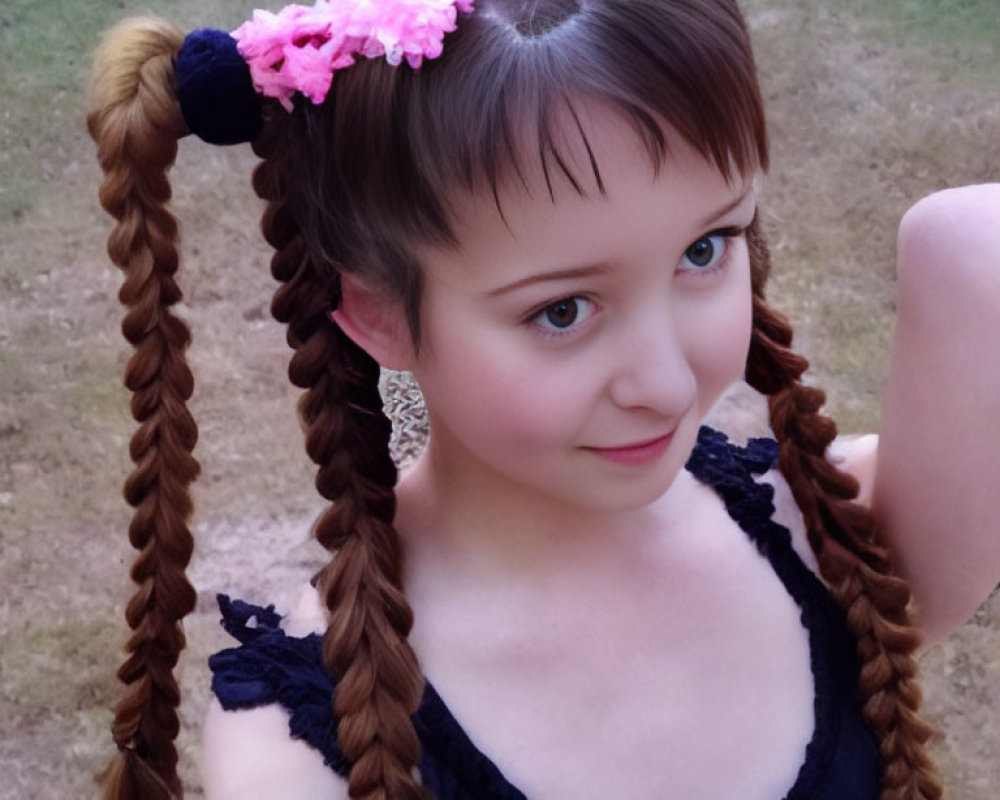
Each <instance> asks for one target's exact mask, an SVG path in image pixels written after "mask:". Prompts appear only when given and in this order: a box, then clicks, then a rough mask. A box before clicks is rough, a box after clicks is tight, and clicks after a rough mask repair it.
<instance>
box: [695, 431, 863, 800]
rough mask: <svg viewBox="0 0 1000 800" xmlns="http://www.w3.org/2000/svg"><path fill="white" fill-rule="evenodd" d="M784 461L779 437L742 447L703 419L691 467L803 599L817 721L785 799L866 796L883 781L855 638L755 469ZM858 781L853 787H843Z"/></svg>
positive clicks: (759, 470) (790, 589)
mask: <svg viewBox="0 0 1000 800" xmlns="http://www.w3.org/2000/svg"><path fill="white" fill-rule="evenodd" d="M777 461H778V444H777V442H775V441H774V440H773V439H750V440H749V441H748V442H747V444H746V446H744V447H740V446H739V445H736V444H733V443H731V442H730V441H729V440H728V438H727V437H726V435H725V434H723V433H720V432H719V431H716V430H713V429H711V428H708V427H704V426H703V427H702V428H701V430H700V431H699V433H698V443H697V445H696V446H695V448H694V451H693V452H692V453H691V456H690V458H689V460H688V463H687V469H688V470H689V471H690V472H691V474H692V475H694V477H695V478H696V479H697V480H698V481H700V482H701V483H703V484H705V485H707V486H710V487H711V488H712V489H714V490H715V492H716V493H717V494H718V495H719V497H720V498H721V499H722V501H723V503H724V504H725V506H726V510H727V511H728V513H729V516H730V517H731V518H732V519H733V521H734V522H736V524H737V525H739V526H740V528H742V529H743V531H744V532H745V533H746V534H747V535H748V536H749V537H750V539H751V541H753V543H754V544H755V545H756V547H757V550H758V552H760V553H761V555H763V556H764V557H765V558H767V560H768V562H769V563H770V564H771V567H772V569H774V572H775V574H776V575H777V576H778V578H779V579H780V580H781V582H782V584H784V586H785V589H786V590H787V591H788V593H789V594H790V595H791V597H792V599H793V600H794V601H795V602H796V604H797V605H798V606H799V609H800V612H801V614H800V618H801V620H802V624H803V626H804V627H805V628H806V630H807V631H808V634H809V649H810V661H811V667H812V673H813V680H814V682H815V687H816V691H815V700H814V707H813V710H814V715H815V729H814V732H813V738H812V740H811V741H810V742H809V744H808V746H807V747H806V758H805V761H804V762H803V764H802V768H801V769H800V770H799V774H798V777H797V779H796V781H795V784H794V785H793V787H792V789H791V790H790V791H789V793H788V794H787V795H786V797H785V800H826V799H827V798H842V797H858V798H860V797H864V796H866V794H865V792H864V791H863V790H862V788H861V787H868V786H871V785H872V784H874V785H876V786H877V785H878V783H879V774H878V773H879V764H878V759H877V752H875V753H874V754H873V752H872V750H873V746H874V745H873V740H872V737H871V733H870V732H869V731H868V730H867V729H866V728H864V727H863V725H862V723H861V713H860V700H859V699H858V697H857V690H856V688H855V686H856V678H857V675H858V665H857V655H856V648H855V644H854V640H853V639H852V638H851V637H850V635H849V634H848V633H847V630H846V628H845V626H844V621H843V613H842V612H841V610H840V609H839V608H838V607H837V605H836V603H834V602H833V598H831V597H830V594H829V592H828V591H827V589H826V587H825V586H824V585H823V583H822V582H821V581H820V580H819V578H818V577H817V576H816V575H815V574H814V573H813V572H812V570H810V569H809V568H808V567H807V566H806V565H805V564H804V563H803V561H802V559H801V558H800V557H799V555H798V553H796V552H795V549H794V548H793V547H792V537H791V533H790V532H789V530H788V528H786V527H785V526H784V525H781V524H780V523H778V522H775V521H774V519H773V514H774V510H775V509H774V487H773V486H771V485H770V484H768V483H759V482H758V481H757V480H756V479H755V477H754V476H756V475H762V474H764V473H765V472H767V471H769V470H770V469H773V468H774V467H775V466H777ZM841 762H849V763H851V764H852V765H853V769H852V770H842V769H838V768H837V764H839V763H841ZM873 773H874V774H873ZM855 786H856V787H857V789H856V790H855V789H854V788H851V791H850V792H848V793H844V794H838V793H836V792H840V791H841V790H842V789H846V788H848V787H855ZM833 787H840V788H836V789H835V788H833ZM831 792H834V793H832V794H831Z"/></svg>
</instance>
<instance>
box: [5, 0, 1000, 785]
mask: <svg viewBox="0 0 1000 800" xmlns="http://www.w3.org/2000/svg"><path fill="white" fill-rule="evenodd" d="M154 5H161V6H163V8H164V13H168V14H170V13H179V12H176V11H175V10H173V11H172V10H171V8H172V7H171V6H169V5H166V4H164V3H159V4H154ZM821 5H832V4H817V3H811V2H806V1H805V0H802V1H801V2H792V1H791V0H786V1H785V2H777V1H775V2H764V1H763V0H756V1H755V2H752V3H748V4H747V6H748V9H749V12H750V13H749V17H750V21H751V24H752V27H753V30H754V34H755V37H756V40H757V47H758V53H759V59H760V63H761V70H762V75H763V84H764V90H765V94H766V99H767V103H768V107H769V111H770V119H771V125H772V135H773V144H774V164H773V169H772V174H771V177H770V179H769V182H768V186H767V195H766V200H765V213H766V221H767V227H768V229H769V230H770V231H771V238H772V244H773V249H774V254H775V262H776V275H775V281H774V286H773V290H772V294H773V296H774V299H775V300H776V302H777V303H778V304H779V305H781V306H783V307H785V308H786V309H788V310H789V311H790V312H791V314H792V316H793V318H794V319H795V320H796V322H797V331H798V337H799V341H800V345H801V347H802V349H803V350H805V351H806V352H808V353H809V354H810V355H811V356H812V357H813V359H814V363H815V366H816V369H815V378H814V379H815V381H816V382H818V383H820V384H821V385H823V386H824V387H827V388H828V390H829V393H830V397H831V407H832V409H833V411H834V412H835V414H836V415H837V416H838V417H839V418H840V419H841V420H842V421H844V423H845V424H844V426H843V427H844V428H845V429H871V428H872V427H874V426H875V424H876V422H877V397H878V395H879V393H880V387H881V383H882V381H883V379H884V374H885V366H886V362H885V355H884V353H885V348H886V344H887V342H888V338H889V332H890V330H891V324H892V311H893V299H892V298H893V291H892V253H893V236H894V230H895V223H896V221H897V220H898V217H899V214H900V213H901V212H902V210H903V209H904V208H905V207H906V206H907V205H908V204H909V203H911V202H912V201H913V200H915V199H916V198H917V197H919V196H920V195H922V194H924V193H926V192H928V191H931V190H933V189H936V188H939V187H942V186H945V185H954V184H959V183H965V182H976V181H983V180H987V179H992V180H997V179H1000V172H998V169H1000V167H998V165H1000V96H998V94H997V92H996V89H995V86H996V84H995V83H992V84H990V83H985V84H984V83H983V82H982V78H981V70H980V69H979V68H978V67H975V68H973V66H974V64H975V60H976V59H975V58H971V57H963V58H956V57H955V54H954V48H955V47H956V45H954V44H947V45H939V46H938V45H934V46H932V45H929V44H927V43H923V42H922V43H921V44H920V46H919V47H917V46H916V45H914V44H913V43H912V42H910V41H908V40H906V39H905V37H903V38H900V37H899V36H897V35H896V34H895V33H894V31H895V29H894V28H892V27H891V26H890V23H888V22H885V23H883V22H873V21H871V20H870V19H867V18H861V17H856V16H852V15H851V14H850V13H848V12H847V11H846V10H843V11H837V10H831V9H829V8H825V7H820V6H821ZM838 7H839V6H838ZM847 7H851V4H845V8H847ZM185 8H187V6H185ZM5 13H7V12H6V11H5V10H4V9H0V21H2V19H3V18H4V14H5ZM185 18H187V17H185ZM191 18H192V19H194V16H192V17H191ZM198 21H200V19H199V20H198ZM976 46H977V47H979V46H980V45H976ZM977 52H978V51H977ZM970 58H971V62H973V66H969V63H970ZM15 75H16V76H17V79H18V80H20V81H23V82H25V83H26V84H31V85H34V83H37V80H38V78H37V76H36V75H33V74H18V73H16V72H15ZM984 86H985V87H986V88H983V87H984ZM62 91H63V92H64V93H63V95H62V96H61V97H59V98H58V99H57V100H56V101H54V102H53V106H54V107H55V108H57V109H58V114H55V113H54V112H53V111H51V109H49V110H46V109H42V110H40V111H39V112H38V114H39V119H38V121H37V124H36V125H34V126H28V127H25V125H26V123H24V119H15V118H14V117H12V116H11V113H10V111H8V112H7V116H6V117H0V125H2V126H3V128H2V131H3V140H2V141H3V144H4V148H3V155H2V156H0V167H2V168H3V169H4V173H3V174H4V181H3V184H4V186H3V193H2V194H0V214H2V216H0V236H2V241H3V242H4V244H3V248H2V249H3V255H2V271H0V287H2V288H0V291H2V294H0V585H3V586H4V587H5V592H4V595H3V598H2V600H0V720H2V723H0V724H2V726H3V736H2V737H0V774H2V775H3V776H4V781H3V785H2V786H0V798H4V799H5V798H12V799H13V798H18V800H25V799H26V798H36V797H37V798H50V797H72V796H77V797H79V796H90V795H92V793H93V789H92V788H91V787H92V784H91V782H90V781H91V776H92V775H93V774H94V773H95V772H96V771H97V770H98V769H99V767H100V765H101V764H102V763H103V762H104V761H105V759H106V758H107V756H108V753H109V751H110V738H109V736H108V735H107V733H106V731H107V728H108V725H109V723H110V719H111V716H110V711H109V710H108V709H109V708H110V706H111V704H112V700H113V697H114V695H115V692H116V684H115V680H114V678H113V674H112V672H113V670H114V668H115V667H116V665H117V663H118V661H119V650H120V646H121V642H122V641H123V638H124V625H123V623H122V621H121V620H122V614H121V609H122V607H123V605H124V602H125V599H126V597H127V595H128V592H129V591H130V587H129V585H128V583H127V577H126V576H127V566H126V565H127V563H128V562H129V561H130V560H131V557H132V553H131V552H130V550H129V548H128V546H127V542H126V539H125V534H124V531H125V529H126V527H127V522H128V511H127V509H126V508H125V506H124V504H123V503H122V501H121V500H120V486H121V483H122V480H123V478H124V476H125V475H126V474H127V472H128V469H129V464H128V462H127V455H126V452H127V440H128V437H129V436H130V435H131V431H132V429H133V424H132V422H131V420H130V418H129V414H128V400H127V397H126V395H125V392H124V390H123V389H121V388H120V385H119V378H120V373H121V370H122V366H123V364H124V360H125V358H126V352H125V346H124V344H123V343H122V341H121V339H120V335H119V334H118V332H117V325H118V318H119V315H120V312H119V310H118V308H117V305H116V301H115V295H116V292H117V287H118V282H119V276H118V275H117V273H116V272H115V271H114V270H113V268H112V267H111V266H110V265H108V264H107V261H106V258H105V256H104V252H103V249H104V243H103V242H104V236H105V233H106V231H107V230H108V228H109V223H108V221H107V219H106V218H105V216H104V215H103V213H102V212H101V211H100V209H99V208H98V206H97V203H96V199H95V190H96V187H97V185H98V183H99V180H100V176H99V174H98V170H97V168H96V165H95V164H94V158H93V152H92V145H91V143H90V142H89V140H87V139H86V137H85V134H84V132H83V130H82V124H81V123H80V120H81V119H82V105H81V102H80V101H79V99H78V97H77V95H75V94H74V93H73V91H72V89H71V88H64V89H63V90H62ZM43 105H44V104H43ZM24 113H29V112H24ZM30 113H34V112H30ZM15 162H16V165H24V164H27V165H29V166H28V167H25V168H24V169H21V166H18V169H16V170H15V169H14V166H15ZM251 165H252V158H251V156H250V155H249V154H248V153H247V152H245V151H243V150H221V149H215V148H208V147H205V146H202V145H200V144H199V143H197V142H184V143H183V144H182V147H181V153H180V156H179V159H178V167H177V169H176V170H175V173H174V175H175V187H176V212H177V214H178V216H179V218H180V219H181V221H182V223H183V227H184V236H185V242H186V248H185V257H186V267H185V273H184V275H183V278H182V285H183V286H184V289H185V294H186V301H185V303H184V305H183V307H182V310H181V313H182V314H183V316H184V317H185V318H186V319H187V320H188V321H189V322H190V324H191V327H192V329H193V330H194V333H195V338H194V344H193V345H192V348H191V351H190V356H191V361H192V364H193V368H194V370H195V373H196V376H197V389H196V394H195V397H194V399H193V402H192V406H193V411H194V413H195V416H196V418H197V419H198V422H199V426H200V431H201V434H200V441H199V445H198V450H197V453H196V455H197V456H198V458H199V460H200V461H201V463H202V468H203V471H202V476H201V478H200V480H199V482H198V483H197V485H196V488H195V495H196V503H197V509H198V511H197V515H196V518H195V521H194V532H195V536H196V540H197V541H198V551H197V553H196V556H195V560H194V563H193V564H192V568H191V576H192V579H193V581H194V582H195V584H196V586H197V587H198V588H199V591H200V594H199V603H198V609H197V611H196V613H195V614H194V615H193V616H192V617H191V618H190V619H189V621H188V622H187V623H186V628H187V632H188V635H189V643H190V648H189V650H188V651H187V653H186V654H185V656H184V659H183V661H182V665H181V682H182V686H183V691H184V695H185V705H184V707H183V726H184V727H183V731H182V735H181V739H180V747H181V749H182V752H183V759H182V760H183V765H184V774H185V779H186V782H187V785H188V786H189V787H190V790H191V792H190V794H191V796H193V797H197V796H199V791H198V786H199V784H198V779H197V775H196V763H197V728H198V723H199V719H200V717H201V715H202V713H203V710H204V707H205V704H206V703H207V699H208V689H207V680H206V677H207V675H206V670H205V668H204V666H203V665H204V658H205V657H206V655H207V654H208V653H210V652H212V651H213V650H216V649H218V648H220V647H222V646H224V645H225V644H226V641H225V639H224V637H223V635H222V634H221V632H219V631H218V630H217V626H216V612H215V610H214V600H213V593H214V592H215V591H218V590H224V591H228V592H231V593H233V594H236V595H239V596H242V597H246V598H248V599H251V600H261V601H267V602H276V603H278V605H279V607H282V606H284V607H287V606H288V604H289V602H290V597H291V596H292V595H293V594H294V592H295V591H296V587H297V584H298V583H299V582H300V581H301V580H303V579H304V578H306V577H308V576H309V575H310V574H311V572H312V571H313V569H315V568H316V567H317V566H318V565H319V564H321V563H322V562H323V560H324V555H323V553H322V552H321V551H320V549H319V547H318V546H317V545H315V544H314V543H312V542H311V540H309V537H308V534H309V527H310V524H311V522H312V519H313V517H314V515H315V513H316V511H317V510H318V508H319V502H318V499H317V497H316V496H315V493H314V491H313V490H312V470H311V468H310V466H309V464H308V462H307V460H306V458H305V455H304V453H303V452H302V446H301V434H300V431H299V429H298V424H297V422H296V420H295V416H294V410H293V409H294V401H295V392H294V391H293V390H292V388H291V387H290V386H289V385H288V383H287V381H286V380H285V379H284V370H285V364H286V362H287V348H286V347H285V344H284V339H283V332H282V331H281V329H280V328H279V326H277V325H276V324H275V323H273V322H271V321H270V319H269V316H268V311H267V307H268V303H269V297H270V293H271V291H272V288H273V287H272V284H271V280H270V278H269V277H268V274H267V259H268V257H269V254H268V253H267V252H266V250H265V249H264V247H263V245H262V244H261V242H260V240H259V237H258V235H257V233H256V228H257V217H258V212H259V207H258V204H257V201H256V199H255V198H254V197H253V196H252V193H251V192H250V190H249V187H248V181H247V176H248V175H249V171H250V168H251ZM29 167H30V168H29ZM8 176H11V177H10V179H9V180H8ZM15 177H16V178H17V180H15ZM753 406H754V404H753V402H752V401H749V402H743V401H739V402H736V403H735V405H733V406H731V407H728V408H727V409H725V410H724V411H722V412H721V414H722V416H723V417H724V418H725V419H727V420H729V423H730V427H737V428H740V429H744V430H747V429H754V428H759V427H760V425H761V422H760V417H759V415H756V412H754V411H753ZM922 666H923V669H924V674H925V686H926V689H927V708H928V710H929V712H930V714H931V716H932V717H933V718H934V719H935V720H936V722H937V723H938V724H939V726H940V728H941V729H942V731H943V733H944V736H943V737H942V739H941V740H940V741H939V742H938V743H937V745H936V747H935V749H936V753H937V755H938V758H939V761H940V764H941V767H942V771H943V772H944V774H945V777H946V781H947V784H948V786H949V789H950V797H951V798H953V800H973V798H976V800H978V799H979V798H982V797H986V796H990V795H991V794H992V792H991V791H990V790H992V791H996V790H997V789H998V788H1000V759H997V758H996V754H997V752H1000V705H998V703H997V700H996V699H995V695H996V693H995V687H996V686H1000V598H998V597H996V596H994V598H993V599H992V600H991V601H990V602H988V603H987V604H986V605H985V606H984V607H983V609H982V610H981V611H980V612H979V614H978V615H977V616H976V618H975V619H974V620H972V621H971V622H970V623H969V624H968V625H966V626H965V627H964V628H963V629H962V630H961V631H959V632H958V633H957V634H956V635H955V636H954V637H952V638H951V639H950V640H949V641H948V642H946V643H945V644H943V645H941V646H939V647H937V648H935V649H933V650H931V651H930V652H928V653H927V655H926V656H925V657H924V659H923V662H922Z"/></svg>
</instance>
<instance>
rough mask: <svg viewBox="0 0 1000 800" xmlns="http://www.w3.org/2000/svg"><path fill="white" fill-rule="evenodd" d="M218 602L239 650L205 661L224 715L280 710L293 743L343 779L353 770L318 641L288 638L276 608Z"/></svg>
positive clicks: (225, 599)
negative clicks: (301, 743)
mask: <svg viewBox="0 0 1000 800" xmlns="http://www.w3.org/2000/svg"><path fill="white" fill-rule="evenodd" d="M218 600H219V610H220V611H221V612H222V627H223V628H225V629H226V631H227V632H228V633H229V634H230V635H231V636H232V637H233V638H235V639H236V640H237V641H239V642H240V643H241V645H242V646H240V647H232V648H229V649H227V650H222V651H221V652H219V653H216V654H215V655H213V656H211V657H210V658H209V659H208V666H209V667H210V668H211V670H212V691H213V692H214V693H215V696H216V697H218V698H219V703H220V704H221V705H222V707H223V708H224V709H226V710H227V711H232V710H234V709H240V708H254V707H256V706H261V705H267V704H270V703H278V704H280V705H281V706H282V707H283V708H285V710H287V711H288V713H289V714H290V715H291V716H290V719H289V722H288V728H289V732H290V733H291V735H292V737H293V738H297V739H304V740H305V741H306V742H308V743H309V744H310V745H311V746H312V747H314V748H315V749H317V750H319V752H320V753H321V754H322V755H323V760H324V762H326V764H327V765H328V766H329V767H330V768H332V769H333V770H334V771H335V772H337V773H338V774H339V775H343V776H344V777H346V776H347V774H348V773H349V772H350V768H351V765H350V762H348V760H347V758H346V757H345V756H344V754H343V753H342V752H341V751H340V748H339V747H338V746H337V736H336V732H337V724H336V720H335V719H334V716H333V708H332V707H331V705H330V698H331V697H332V696H333V687H334V684H333V680H332V679H331V678H330V676H329V674H327V672H326V670H324V669H323V660H322V654H321V646H322V637H320V635H319V634H316V633H313V634H310V635H309V636H305V637H302V638H298V637H295V636H288V635H287V634H286V633H285V632H284V631H283V630H282V629H281V628H280V627H279V622H280V621H281V617H280V616H279V615H278V614H276V613H275V611H274V606H268V607H267V608H262V607H261V606H255V605H251V604H250V603H244V602H243V601H241V600H230V599H229V598H228V597H227V596H226V595H224V594H220V595H219V596H218Z"/></svg>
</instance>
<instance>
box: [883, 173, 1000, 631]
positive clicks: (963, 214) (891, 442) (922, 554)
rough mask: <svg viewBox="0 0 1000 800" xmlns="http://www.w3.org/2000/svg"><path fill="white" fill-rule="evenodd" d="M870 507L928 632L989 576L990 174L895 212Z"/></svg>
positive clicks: (996, 242) (993, 437) (994, 322)
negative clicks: (886, 355)
mask: <svg viewBox="0 0 1000 800" xmlns="http://www.w3.org/2000/svg"><path fill="white" fill-rule="evenodd" d="M898 285H899V289H898V291H899V303H898V307H899V312H898V320H897V327H896V334H895V340H894V344H893V353H892V361H891V367H890V375H889V380H888V384H887V387H886V393H885V397H884V400H883V406H882V423H881V426H880V427H881V430H880V434H881V436H880V442H879V447H878V459H877V465H878V466H877V470H876V473H875V480H874V496H873V500H872V507H873V510H874V512H875V514H876V518H877V521H878V523H879V526H880V530H881V531H883V532H884V535H885V537H886V538H887V540H888V543H889V544H890V546H891V547H892V552H893V554H894V559H895V560H896V562H897V564H898V566H899V569H900V571H901V572H902V574H903V575H904V576H905V577H906V578H907V579H908V581H909V582H910V586H911V588H912V590H913V596H914V603H915V606H916V612H917V623H918V625H919V626H920V627H921V629H922V630H923V631H924V633H925V635H926V636H927V637H928V638H931V639H934V638H940V637H943V636H946V635H947V634H948V633H949V632H951V631H952V630H953V629H954V628H956V627H957V626H958V625H960V624H961V623H962V622H963V621H964V620H966V619H967V618H968V617H969V616H970V615H971V614H972V613H973V612H974V611H975V610H976V608H977V607H978V605H979V604H980V603H981V602H982V601H983V600H984V599H985V598H986V596H987V595H988V594H989V592H990V591H991V590H992V588H993V587H994V586H995V585H996V583H997V581H998V579H1000V526H998V525H997V522H996V518H995V506H996V502H997V487H1000V456H998V451H1000V436H998V434H997V430H998V428H997V423H998V420H1000V185H993V186H980V187H968V188H965V189H959V190H951V191H948V192H942V193H939V194H937V195H932V196H931V197H930V198H927V199H925V200H924V201H921V203H918V204H917V205H916V206H915V207H914V208H913V209H911V211H910V212H909V213H908V214H907V215H906V217H905V218H904V221H903V224H902V226H901V228H900V236H899V277H898Z"/></svg>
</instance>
